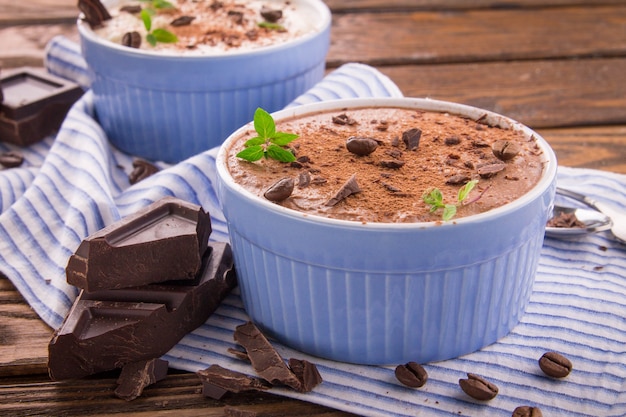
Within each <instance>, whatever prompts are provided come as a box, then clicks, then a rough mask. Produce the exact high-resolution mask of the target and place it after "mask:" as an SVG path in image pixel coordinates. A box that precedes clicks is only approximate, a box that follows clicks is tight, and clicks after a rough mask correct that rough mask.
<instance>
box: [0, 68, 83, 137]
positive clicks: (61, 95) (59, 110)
mask: <svg viewBox="0 0 626 417" xmlns="http://www.w3.org/2000/svg"><path fill="white" fill-rule="evenodd" d="M0 86H1V87H2V94H3V100H2V102H1V104H0V140H1V141H3V142H9V143H13V144H15V145H20V146H28V145H31V144H33V143H35V142H38V141H40V140H41V139H43V138H45V137H46V136H48V135H50V134H52V133H54V132H55V131H56V130H58V129H59V127H60V126H61V123H62V122H63V120H64V119H65V115H66V114H67V112H68V110H69V109H70V107H71V106H72V105H73V104H74V102H76V100H78V99H79V98H80V97H81V96H82V95H83V90H82V88H80V86H79V85H78V84H75V83H73V82H70V81H68V80H65V79H63V78H59V77H56V76H54V75H52V74H49V73H47V72H46V71H45V70H43V69H36V68H29V67H23V68H17V69H13V70H9V71H6V72H3V73H2V74H1V76H0Z"/></svg>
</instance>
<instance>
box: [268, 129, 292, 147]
mask: <svg viewBox="0 0 626 417" xmlns="http://www.w3.org/2000/svg"><path fill="white" fill-rule="evenodd" d="M294 139H298V135H296V134H295V133H285V132H276V133H274V135H273V136H272V138H271V140H272V143H275V144H276V145H279V146H285V145H288V144H289V143H291V142H292V141H293V140H294Z"/></svg>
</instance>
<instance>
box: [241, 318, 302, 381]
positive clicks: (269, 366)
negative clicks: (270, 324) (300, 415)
mask: <svg viewBox="0 0 626 417" xmlns="http://www.w3.org/2000/svg"><path fill="white" fill-rule="evenodd" d="M234 338H235V341H236V342H237V343H239V344H240V345H241V346H243V347H244V348H245V349H246V352H247V353H248V358H249V359H250V363H251V364H252V367H253V368H254V370H255V371H256V373H257V374H258V375H259V376H260V377H261V378H263V379H265V380H266V381H267V382H269V383H270V384H273V385H277V384H284V385H287V386H289V387H291V388H293V389H295V390H296V391H300V390H301V389H302V383H301V382H300V380H299V379H298V378H297V377H296V375H295V374H294V373H293V372H292V371H291V369H289V367H288V366H287V364H286V363H285V361H284V360H283V358H281V357H280V355H279V354H278V352H276V350H275V349H274V347H273V346H272V345H271V344H270V342H268V340H267V339H266V338H265V336H264V335H263V333H261V331H260V330H259V329H258V328H257V327H256V326H255V325H254V323H252V322H247V323H245V324H241V325H239V326H237V328H236V329H235V334H234Z"/></svg>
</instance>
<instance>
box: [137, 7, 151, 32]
mask: <svg viewBox="0 0 626 417" xmlns="http://www.w3.org/2000/svg"><path fill="white" fill-rule="evenodd" d="M139 16H140V17H141V20H142V21H143V25H144V27H145V28H146V30H147V31H148V32H150V29H152V13H150V11H149V10H148V9H142V10H141V13H140V14H139Z"/></svg>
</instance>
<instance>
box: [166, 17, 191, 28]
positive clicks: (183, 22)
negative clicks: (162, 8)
mask: <svg viewBox="0 0 626 417" xmlns="http://www.w3.org/2000/svg"><path fill="white" fill-rule="evenodd" d="M194 19H195V16H180V17H177V18H176V19H174V20H172V22H171V23H170V25H172V26H174V27H179V26H189V25H190V24H191V22H193V21H194Z"/></svg>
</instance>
